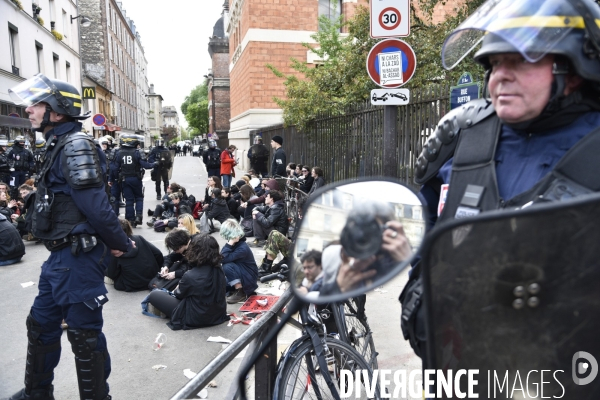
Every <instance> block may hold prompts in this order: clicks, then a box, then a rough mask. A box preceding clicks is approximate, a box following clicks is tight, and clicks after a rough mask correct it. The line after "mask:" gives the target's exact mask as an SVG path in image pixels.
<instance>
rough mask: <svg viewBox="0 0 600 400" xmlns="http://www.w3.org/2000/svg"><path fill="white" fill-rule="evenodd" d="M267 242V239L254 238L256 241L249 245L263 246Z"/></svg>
mask: <svg viewBox="0 0 600 400" xmlns="http://www.w3.org/2000/svg"><path fill="white" fill-rule="evenodd" d="M265 243H267V241H266V240H258V239H254V241H252V242H250V243H249V244H248V246H250V247H263V246H264V245H265Z"/></svg>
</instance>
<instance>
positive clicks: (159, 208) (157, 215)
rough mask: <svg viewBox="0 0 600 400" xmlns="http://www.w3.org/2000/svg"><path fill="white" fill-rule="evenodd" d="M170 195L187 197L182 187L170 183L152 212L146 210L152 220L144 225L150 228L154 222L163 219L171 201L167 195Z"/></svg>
mask: <svg viewBox="0 0 600 400" xmlns="http://www.w3.org/2000/svg"><path fill="white" fill-rule="evenodd" d="M171 193H181V197H182V198H186V197H187V195H185V194H184V193H185V188H184V187H183V186H180V185H179V184H177V183H175V182H171V183H170V184H169V186H167V192H166V193H165V195H164V196H163V198H162V200H161V202H160V203H158V204H157V205H156V207H155V208H154V211H152V210H150V209H148V216H150V217H152V218H151V219H150V221H148V222H146V225H148V226H149V227H152V226H154V223H155V222H156V220H159V219H162V218H163V216H162V215H163V213H164V212H165V211H166V210H167V209H168V205H169V204H172V200H171V199H170V198H169V195H171Z"/></svg>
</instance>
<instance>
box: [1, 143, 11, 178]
mask: <svg viewBox="0 0 600 400" xmlns="http://www.w3.org/2000/svg"><path fill="white" fill-rule="evenodd" d="M7 147H8V140H7V139H6V136H4V135H2V136H0V182H4V183H6V184H8V183H9V182H10V165H9V163H8V153H7V151H6V148H7Z"/></svg>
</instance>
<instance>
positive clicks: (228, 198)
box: [221, 185, 240, 221]
mask: <svg viewBox="0 0 600 400" xmlns="http://www.w3.org/2000/svg"><path fill="white" fill-rule="evenodd" d="M234 187H236V186H235V185H234V186H232V187H230V188H225V189H223V192H221V195H222V196H223V200H225V203H226V204H227V208H228V209H229V215H231V217H233V219H235V220H236V221H239V220H240V213H239V212H238V208H240V203H239V202H238V201H236V200H235V199H234V198H233V194H232V192H233V190H232V189H233V188H234ZM236 188H237V187H236Z"/></svg>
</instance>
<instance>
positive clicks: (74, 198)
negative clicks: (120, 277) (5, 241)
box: [5, 74, 135, 400]
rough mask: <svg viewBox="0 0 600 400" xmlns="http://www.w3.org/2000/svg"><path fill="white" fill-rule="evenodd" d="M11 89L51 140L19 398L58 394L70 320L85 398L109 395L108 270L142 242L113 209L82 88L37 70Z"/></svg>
mask: <svg viewBox="0 0 600 400" xmlns="http://www.w3.org/2000/svg"><path fill="white" fill-rule="evenodd" d="M9 94H10V96H11V98H12V99H13V101H14V102H15V104H25V105H27V108H26V112H27V114H28V115H29V120H30V121H31V125H32V128H33V129H34V130H36V131H39V132H42V133H43V134H44V136H45V139H46V141H47V142H48V150H47V152H46V155H45V157H44V162H43V164H42V169H41V171H40V174H39V176H38V177H37V180H36V187H37V192H36V195H35V196H36V197H35V203H34V207H33V216H32V221H33V226H32V230H33V234H34V235H35V237H36V238H39V239H41V240H42V241H43V243H44V245H45V246H46V248H47V249H48V250H49V251H50V256H49V257H48V260H46V262H45V263H44V264H43V265H42V268H41V274H40V279H39V283H38V295H37V296H36V298H35V300H34V301H33V305H32V307H31V310H30V313H29V315H28V316H27V317H26V318H25V316H23V319H25V320H26V321H25V322H26V326H27V338H28V345H27V362H26V363H25V388H23V389H22V390H20V391H19V392H18V393H16V394H14V395H13V396H12V397H11V399H40V400H54V386H53V385H52V381H53V379H54V368H55V367H56V366H57V365H58V363H59V361H60V353H61V336H62V333H63V329H62V327H61V322H62V321H63V320H64V321H65V322H66V324H67V325H68V329H67V338H68V340H69V342H70V343H71V349H72V350H73V353H74V355H75V366H76V371H77V382H78V384H79V396H80V398H81V399H93V400H100V399H102V400H109V399H111V396H110V395H109V387H108V383H107V379H108V377H109V375H110V371H111V365H110V364H111V363H110V355H109V354H108V348H107V345H106V338H105V336H104V334H103V333H102V326H103V324H104V320H103V318H102V309H103V306H104V304H105V303H106V302H107V301H108V298H107V297H106V293H107V290H106V287H105V286H104V273H105V272H106V269H107V267H108V262H109V261H110V259H111V255H112V256H114V257H120V256H121V255H123V254H124V253H126V252H128V251H130V250H131V249H132V248H133V247H135V243H134V242H132V241H131V240H130V239H129V238H128V237H127V236H126V235H125V233H124V232H123V229H122V228H121V225H120V223H119V220H118V219H117V216H116V215H114V213H112V212H111V211H110V210H111V208H110V204H109V202H108V199H107V197H106V195H105V192H104V181H103V173H104V172H105V171H103V168H102V166H103V165H106V164H105V158H104V157H105V156H104V153H103V152H102V150H101V149H100V147H99V146H97V145H95V143H94V141H93V140H92V139H91V138H90V137H89V136H88V135H86V134H85V133H82V132H81V128H82V124H81V122H79V121H80V120H83V119H85V118H87V115H81V97H80V95H79V92H78V91H77V89H76V88H75V87H74V86H73V85H71V84H70V83H68V82H64V81H60V80H56V79H49V78H47V77H45V76H44V75H42V74H37V75H35V76H34V77H33V78H30V79H28V80H26V81H24V82H21V83H20V84H19V85H17V86H15V87H14V88H12V89H10V90H9ZM6 340H10V338H6ZM5 345H10V344H9V343H5ZM5 383H7V382H5Z"/></svg>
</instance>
